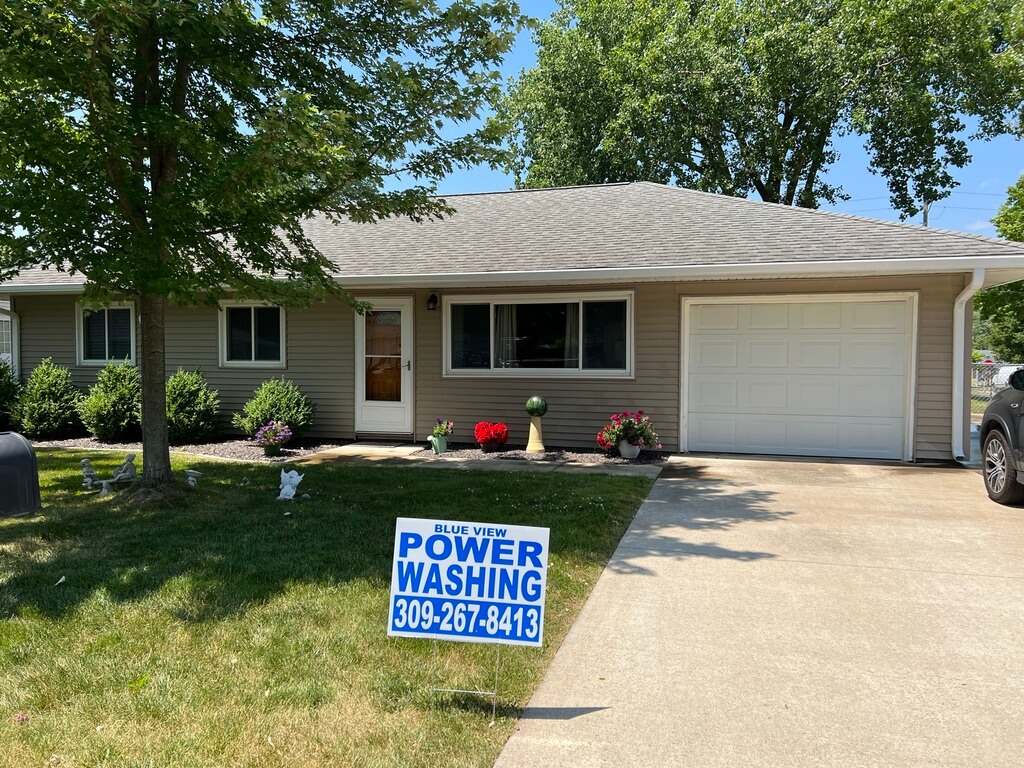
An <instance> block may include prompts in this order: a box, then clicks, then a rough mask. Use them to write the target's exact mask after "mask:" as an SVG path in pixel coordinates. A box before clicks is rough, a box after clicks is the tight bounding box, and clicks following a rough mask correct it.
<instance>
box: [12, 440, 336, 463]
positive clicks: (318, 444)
mask: <svg viewBox="0 0 1024 768" xmlns="http://www.w3.org/2000/svg"><path fill="white" fill-rule="evenodd" d="M32 445H34V446H35V447H36V448H81V449H84V450H99V449H113V450H117V451H124V452H125V453H129V452H134V453H140V452H141V451H142V443H102V442H100V441H99V440H96V439H95V438H92V437H76V438H73V439H71V440H37V441H34V442H33V443H32ZM339 445H344V442H343V441H335V442H325V441H322V440H312V439H310V440H299V441H298V442H297V444H296V445H291V446H288V447H287V448H284V449H282V451H281V455H280V456H273V457H271V456H264V455H263V448H261V447H260V446H258V445H253V444H252V443H251V442H250V441H249V440H246V439H244V438H233V439H229V440H218V441H217V442H213V443H198V444H196V445H172V446H171V450H172V451H175V452H177V453H191V454H196V455H202V456H216V457H217V458H220V459H234V460H237V461H259V462H264V463H267V464H274V463H278V462H282V461H284V460H286V459H293V458H296V457H298V456H307V455H309V454H311V453H317V452H318V451H326V450H327V449H329V448H337V447H338V446H339Z"/></svg>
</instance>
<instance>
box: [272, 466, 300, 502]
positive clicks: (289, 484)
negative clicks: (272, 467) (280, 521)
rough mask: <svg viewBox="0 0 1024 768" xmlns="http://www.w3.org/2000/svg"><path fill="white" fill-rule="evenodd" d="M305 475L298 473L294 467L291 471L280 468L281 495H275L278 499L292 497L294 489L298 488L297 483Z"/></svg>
mask: <svg viewBox="0 0 1024 768" xmlns="http://www.w3.org/2000/svg"><path fill="white" fill-rule="evenodd" d="M303 477H305V475H300V474H299V473H298V472H296V471H295V470H294V469H293V470H292V471H291V472H285V471H284V470H283V469H282V470H281V495H280V496H278V497H277V499H278V501H281V500H283V499H294V498H295V491H297V490H298V488H299V483H301V482H302V478H303Z"/></svg>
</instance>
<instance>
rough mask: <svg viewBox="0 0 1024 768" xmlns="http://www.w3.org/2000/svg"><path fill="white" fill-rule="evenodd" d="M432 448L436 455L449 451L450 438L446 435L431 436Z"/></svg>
mask: <svg viewBox="0 0 1024 768" xmlns="http://www.w3.org/2000/svg"><path fill="white" fill-rule="evenodd" d="M430 447H431V448H433V449H434V453H436V454H441V453H444V452H445V451H447V450H448V438H447V436H445V435H441V436H437V435H431V436H430Z"/></svg>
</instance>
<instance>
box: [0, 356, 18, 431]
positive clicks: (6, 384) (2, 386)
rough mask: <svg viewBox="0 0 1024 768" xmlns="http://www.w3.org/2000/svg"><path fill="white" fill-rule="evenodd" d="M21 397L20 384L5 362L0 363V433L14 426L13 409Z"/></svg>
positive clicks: (12, 370)
mask: <svg viewBox="0 0 1024 768" xmlns="http://www.w3.org/2000/svg"><path fill="white" fill-rule="evenodd" d="M20 396H21V382H20V381H18V379H17V377H16V376H15V375H14V369H13V368H11V366H10V364H8V363H7V361H0V432H2V431H7V430H9V429H11V427H13V426H14V416H13V412H14V409H15V408H16V407H17V405H18V398H19V397H20Z"/></svg>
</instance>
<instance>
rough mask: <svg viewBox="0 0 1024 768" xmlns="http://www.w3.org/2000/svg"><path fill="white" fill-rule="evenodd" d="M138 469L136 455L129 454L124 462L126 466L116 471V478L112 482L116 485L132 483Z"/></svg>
mask: <svg viewBox="0 0 1024 768" xmlns="http://www.w3.org/2000/svg"><path fill="white" fill-rule="evenodd" d="M138 471H139V470H138V469H137V468H136V467H135V454H134V453H129V454H128V456H127V457H126V458H125V460H124V464H122V465H121V466H120V467H118V468H117V469H116V470H114V477H113V478H112V481H113V482H115V483H130V482H131V481H132V480H134V479H135V475H136V473H138Z"/></svg>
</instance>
